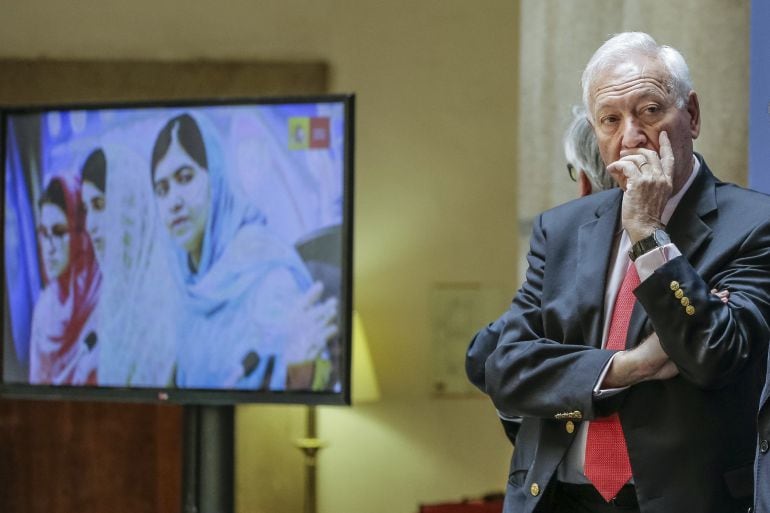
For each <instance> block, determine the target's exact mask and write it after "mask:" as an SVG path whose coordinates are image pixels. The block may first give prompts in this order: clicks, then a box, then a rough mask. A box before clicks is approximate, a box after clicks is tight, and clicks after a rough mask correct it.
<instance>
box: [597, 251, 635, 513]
mask: <svg viewBox="0 0 770 513" xmlns="http://www.w3.org/2000/svg"><path fill="white" fill-rule="evenodd" d="M638 285H639V274H637V272H636V266H635V265H634V264H633V262H632V263H631V265H630V266H629V268H628V271H626V277H625V278H623V283H621V285H620V291H619V292H618V297H617V298H616V299H615V309H614V310H613V311H612V320H611V321H610V330H609V334H608V335H607V346H606V349H619V350H623V349H625V348H626V336H627V334H628V322H629V321H630V320H631V311H632V310H633V309H634V303H636V297H635V296H634V293H633V292H634V289H635V288H636V287H637V286H638ZM583 471H584V472H585V475H586V477H587V478H588V479H589V480H590V481H591V482H592V483H593V485H594V486H595V487H596V489H597V490H598V491H599V493H600V494H602V497H604V500H606V501H607V502H609V501H610V500H611V499H613V498H614V497H615V496H616V495H617V494H618V492H619V491H620V489H621V488H622V487H623V485H624V484H626V483H627V482H628V480H629V479H631V462H630V461H629V460H628V449H627V448H626V438H625V437H624V436H623V427H622V426H621V425H620V417H618V414H617V413H613V414H612V415H610V416H609V417H602V418H598V419H594V420H592V421H591V423H590V424H589V425H588V438H587V439H586V459H585V464H584V466H583Z"/></svg>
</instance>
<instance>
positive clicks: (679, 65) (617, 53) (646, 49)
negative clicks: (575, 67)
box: [580, 32, 693, 122]
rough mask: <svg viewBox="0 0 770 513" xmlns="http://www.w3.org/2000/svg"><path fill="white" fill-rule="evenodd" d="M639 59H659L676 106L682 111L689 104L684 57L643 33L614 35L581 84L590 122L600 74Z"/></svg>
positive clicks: (588, 67) (689, 86) (689, 84)
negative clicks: (666, 75)
mask: <svg viewBox="0 0 770 513" xmlns="http://www.w3.org/2000/svg"><path fill="white" fill-rule="evenodd" d="M640 55H641V56H647V57H651V58H653V59H658V60H660V62H662V63H663V65H664V66H665V68H666V70H667V71H668V75H669V76H668V80H667V81H666V87H667V89H668V91H669V93H671V94H673V95H674V96H675V97H676V106H677V107H678V108H682V107H684V106H685V105H686V104H687V98H688V95H689V94H690V91H692V90H693V86H692V79H691V78H690V69H689V68H688V67H687V63H686V62H685V60H684V57H683V56H682V54H681V53H679V51H678V50H676V49H674V48H672V47H670V46H666V45H659V44H658V43H657V42H655V40H654V39H653V38H652V36H650V35H649V34H646V33H644V32H623V33H620V34H616V35H614V36H613V37H611V38H610V39H608V40H607V41H606V42H605V43H604V44H603V45H602V46H600V47H599V49H598V50H596V52H594V54H593V56H591V59H590V60H589V61H588V64H586V67H585V70H583V77H582V79H581V81H580V82H581V86H582V87H583V105H584V106H585V109H586V113H587V115H588V119H589V120H590V121H592V122H593V113H592V111H591V105H590V104H589V103H590V99H591V86H593V83H594V81H595V80H596V78H597V77H598V76H599V74H600V73H601V72H602V71H604V70H605V69H607V68H610V67H612V66H615V65H617V64H621V63H623V62H627V61H628V60H629V59H630V58H631V57H633V56H640Z"/></svg>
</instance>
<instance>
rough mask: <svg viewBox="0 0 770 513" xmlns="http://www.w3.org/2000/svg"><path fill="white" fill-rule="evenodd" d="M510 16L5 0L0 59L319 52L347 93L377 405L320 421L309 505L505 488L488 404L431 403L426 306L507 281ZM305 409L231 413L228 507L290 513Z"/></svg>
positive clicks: (395, 8) (513, 20) (473, 10)
mask: <svg viewBox="0 0 770 513" xmlns="http://www.w3.org/2000/svg"><path fill="white" fill-rule="evenodd" d="M517 10H518V9H517V6H516V5H515V2H510V1H508V0H485V2H484V3H483V8H480V7H479V6H478V5H477V4H475V3H471V2H465V1H462V0H423V1H420V2H407V1H405V0H393V1H389V2H376V1H354V0H329V1H310V0H269V1H261V2H254V1H252V0H237V1H233V2H227V3H226V4H225V3H218V2H217V3H215V2H210V1H201V0H194V1H186V2H181V1H179V0H171V1H167V2H152V1H150V0H135V1H133V2H117V1H111V2H98V1H95V0H94V1H90V0H89V1H85V0H75V1H72V2H67V3H59V2H52V1H44V0H26V1H22V0H4V1H3V12H6V13H11V12H12V13H13V15H11V16H9V15H5V16H3V17H2V18H0V56H3V57H41V56H42V57H48V58H94V59H124V58H125V59H147V58H158V59H200V58H208V59H276V60H287V59H288V60H305V59H319V58H320V59H324V60H327V61H328V62H329V64H330V66H331V73H332V76H331V80H332V90H334V91H340V92H341V91H353V92H356V93H357V95H358V98H357V108H358V111H357V113H358V127H357V141H356V143H357V161H356V165H357V194H356V216H357V217H356V245H355V253H356V268H355V279H356V285H355V291H354V292H355V298H356V308H357V309H358V310H359V312H360V314H361V317H362V319H363V322H364V323H365V325H366V329H367V332H368V335H369V342H370V345H371V351H372V355H373V358H374V362H375V365H376V368H377V372H378V374H379V379H380V385H381V389H382V396H383V397H382V400H381V401H380V402H377V403H374V404H371V405H362V406H359V407H355V408H353V409H348V408H323V409H322V411H321V412H320V415H319V417H320V418H319V422H320V426H319V430H320V432H321V435H322V437H323V438H324V439H326V440H327V442H328V444H329V446H328V448H326V449H324V450H323V452H322V453H321V457H320V468H319V473H320V475H319V487H320V488H319V495H320V497H319V501H320V511H321V512H322V513H323V512H332V511H334V512H337V511H339V512H347V511H358V512H362V513H367V512H371V513H377V512H383V513H384V512H386V511H387V512H388V513H390V512H404V513H409V512H413V511H415V510H416V508H417V505H418V503H420V502H429V501H439V500H454V499H460V498H461V497H464V496H471V495H478V494H481V493H484V492H488V491H491V490H501V489H502V487H503V485H504V482H505V477H506V466H507V465H506V462H507V459H508V457H509V448H508V445H507V442H506V441H505V440H504V437H503V435H502V430H501V428H500V427H499V425H498V422H497V421H496V419H495V414H494V410H493V409H492V407H491V405H490V404H489V403H488V402H487V401H485V400H483V399H481V398H479V397H478V396H477V397H471V398H462V399H435V398H433V397H432V395H431V380H430V369H431V365H432V359H433V354H432V349H431V341H432V335H433V331H432V330H431V325H430V307H431V304H430V303H431V297H432V296H431V291H432V290H433V289H434V287H435V284H437V283H445V282H460V283H464V284H467V283H470V284H476V285H478V286H480V287H482V288H483V289H484V290H487V289H489V290H493V291H494V293H493V294H492V295H493V296H494V299H493V300H492V301H490V304H491V305H492V306H490V307H489V308H487V307H484V308H482V310H483V311H482V313H481V314H482V316H483V317H484V320H486V319H487V318H490V319H491V317H492V316H494V315H495V314H496V313H497V311H498V310H501V309H502V308H504V306H505V303H506V302H507V296H508V295H509V294H510V293H511V292H512V290H513V289H514V288H515V284H514V283H513V281H514V276H515V269H514V266H513V263H512V262H513V258H514V255H515V253H516V247H515V244H516V242H515V230H514V228H515V218H516V204H515V200H514V197H515V188H514V180H515V159H516V119H517V111H516V97H517V93H516V90H517V83H516V76H517V68H516V67H517V55H518V52H517V44H518V36H517V27H518V25H519V22H518V14H517ZM497 288H500V289H502V291H503V292H500V293H499V294H498V293H497V292H496V290H497ZM480 322H484V321H480ZM471 332H472V328H471V327H468V338H470V335H471ZM457 357H458V362H459V363H460V364H461V363H462V356H461V354H458V355H457ZM302 415H303V411H302V409H301V408H299V407H287V406H269V407H264V406H251V407H242V408H240V409H239V412H238V419H237V428H238V442H237V444H238V462H237V466H238V472H237V497H236V499H237V505H238V511H239V512H241V513H246V512H262V511H265V512H266V511H270V512H277V513H280V512H287V513H288V512H295V511H299V508H300V507H301V492H302V487H301V482H300V481H299V480H300V478H301V477H302V474H301V463H302V461H301V458H300V456H299V452H298V451H297V450H296V449H295V448H293V447H292V442H293V439H294V438H296V437H297V436H300V435H301V433H302V420H303V419H302Z"/></svg>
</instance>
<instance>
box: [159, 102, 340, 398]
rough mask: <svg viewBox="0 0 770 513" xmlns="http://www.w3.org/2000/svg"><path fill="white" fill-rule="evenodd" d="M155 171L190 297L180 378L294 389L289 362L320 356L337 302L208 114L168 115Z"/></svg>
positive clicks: (197, 384) (181, 325)
mask: <svg viewBox="0 0 770 513" xmlns="http://www.w3.org/2000/svg"><path fill="white" fill-rule="evenodd" d="M151 175H152V185H153V190H154V196H155V204H156V206H157V209H158V214H159V218H160V222H161V224H162V225H164V226H165V228H166V230H163V231H164V232H165V233H166V235H168V237H167V238H168V242H169V245H170V251H171V253H172V255H173V257H172V259H173V261H174V265H172V267H173V268H174V269H175V270H176V274H177V281H178V284H179V286H180V288H181V291H182V294H181V295H182V298H183V299H182V304H181V305H180V306H181V308H180V310H181V312H180V313H179V314H178V324H177V330H178V336H177V343H178V350H177V355H178V356H177V370H176V383H177V385H178V386H181V387H188V388H227V387H232V386H236V387H243V388H265V389H267V388H269V389H273V390H282V389H286V388H287V368H288V367H289V366H292V365H295V364H296V365H300V364H302V362H308V361H312V360H314V359H316V358H317V357H318V356H319V355H320V354H321V353H322V351H323V350H324V347H325V345H326V341H327V340H328V339H329V338H330V337H331V336H333V335H334V334H335V333H336V326H335V325H334V323H333V320H334V317H335V316H336V302H335V301H334V300H333V299H332V300H327V301H325V302H323V303H318V298H319V297H320V294H321V287H320V285H318V284H313V282H312V279H311V277H310V274H309V273H308V270H307V268H306V267H305V265H304V263H303V262H302V260H301V259H300V257H299V255H298V254H297V253H296V252H295V251H294V249H293V248H292V247H291V246H289V245H288V244H286V243H285V242H283V241H281V240H280V239H279V238H277V237H276V236H275V235H273V234H272V233H271V232H269V231H268V230H267V229H266V228H265V226H264V224H265V223H264V218H263V217H262V215H261V214H260V212H259V211H258V210H257V209H256V208H255V207H254V206H253V205H250V204H248V203H247V202H245V201H243V200H242V199H241V198H240V197H239V195H238V193H237V191H236V189H235V188H234V187H233V185H232V184H231V183H230V181H229V180H230V178H229V176H228V173H227V169H226V165H225V160H224V155H223V154H222V151H221V145H220V144H219V141H218V140H217V137H216V132H215V130H214V129H213V127H212V126H210V125H209V123H208V122H207V121H206V120H205V119H204V118H203V117H202V116H200V115H198V114H196V115H194V116H193V115H191V114H182V115H179V116H176V117H174V118H173V119H171V120H170V121H168V123H166V124H165V126H164V127H163V128H162V129H161V131H160V133H159V134H158V136H157V138H156V141H155V145H154V148H153V154H152V165H151ZM291 386H292V385H291V383H289V384H288V388H291ZM297 386H299V387H303V388H304V387H309V386H310V383H304V384H298V385H297Z"/></svg>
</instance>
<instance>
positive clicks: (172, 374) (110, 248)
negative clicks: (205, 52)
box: [2, 95, 353, 404]
mask: <svg viewBox="0 0 770 513" xmlns="http://www.w3.org/2000/svg"><path fill="white" fill-rule="evenodd" d="M352 122H353V97H352V96H339V95H334V96H332V95H327V96H320V97H312V98H289V99H276V98H266V99H250V100H245V101H227V102H221V101H219V102H205V103H202V102H196V103H175V104H165V105H157V104H156V105H145V104H142V105H139V104H123V105H106V106H102V105H99V106H56V107H53V108H49V107H30V108H13V109H5V110H3V112H2V130H3V132H2V142H3V155H2V156H3V163H4V169H5V181H4V183H5V189H4V216H5V222H4V233H3V255H4V279H5V280H4V285H5V286H4V296H3V299H4V301H3V311H4V322H3V358H2V392H3V394H5V395H17V396H18V395H21V396H38V397H54V398H78V397H84V398H92V399H93V398H96V399H99V398H105V399H115V400H139V401H172V402H181V403H213V404H218V403H219V404H221V403H232V402H292V403H349V397H350V390H349V383H350V347H351V345H350V339H351V332H350V322H351V274H352V260H351V255H352V249H351V239H352V235H351V234H352V219H351V214H352V184H353V179H352V152H353V147H352V142H353V137H352V134H353V126H352Z"/></svg>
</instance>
